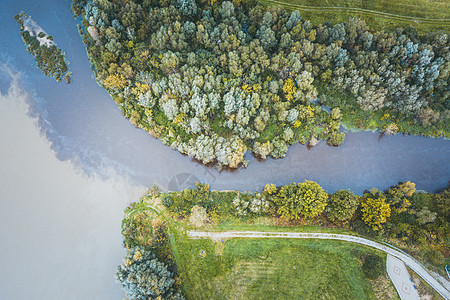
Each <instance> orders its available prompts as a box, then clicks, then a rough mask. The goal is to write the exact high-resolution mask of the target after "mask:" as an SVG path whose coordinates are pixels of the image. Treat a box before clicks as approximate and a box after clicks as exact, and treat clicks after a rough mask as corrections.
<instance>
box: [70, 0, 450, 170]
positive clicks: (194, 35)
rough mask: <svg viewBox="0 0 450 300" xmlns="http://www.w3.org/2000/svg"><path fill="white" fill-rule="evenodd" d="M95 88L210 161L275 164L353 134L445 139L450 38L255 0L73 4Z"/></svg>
mask: <svg viewBox="0 0 450 300" xmlns="http://www.w3.org/2000/svg"><path fill="white" fill-rule="evenodd" d="M72 8H73V11H74V13H75V15H76V16H77V17H80V21H81V24H82V26H81V25H79V31H80V34H81V35H82V36H83V41H84V43H85V44H86V46H87V50H88V54H89V58H90V60H91V62H92V63H93V69H94V71H95V74H96V77H97V80H98V81H99V82H100V83H101V84H102V85H103V86H104V87H105V88H106V89H107V90H108V92H109V93H110V94H111V95H112V97H113V98H114V100H115V101H116V102H117V104H118V106H119V107H120V109H121V111H122V112H123V114H124V115H125V116H126V117H127V118H129V119H130V121H131V122H132V123H133V124H134V125H136V126H138V127H140V128H143V129H144V130H146V131H148V132H149V133H150V134H151V135H153V136H155V137H157V138H159V139H160V140H161V141H162V142H163V143H165V144H167V145H170V146H171V147H172V148H174V149H177V150H178V151H180V152H182V153H185V154H188V155H189V156H192V157H195V158H196V159H197V160H199V161H201V162H203V163H205V164H207V163H213V162H214V163H216V164H217V165H218V166H219V167H222V166H228V167H231V168H236V167H238V166H239V165H244V166H245V165H246V164H247V161H246V160H245V159H244V153H246V152H247V151H249V150H250V151H251V152H252V153H253V154H254V155H256V156H258V157H260V158H262V159H265V158H266V157H268V156H269V155H270V156H271V157H273V158H281V157H284V155H285V154H286V152H287V150H288V147H289V145H292V144H294V143H296V142H300V143H307V142H309V144H310V145H312V146H313V145H314V144H316V143H317V142H318V140H327V142H328V144H329V145H332V146H338V145H339V144H341V143H342V142H343V141H344V133H342V132H339V128H340V126H341V124H344V125H346V126H347V127H352V128H361V129H362V128H366V129H375V128H378V129H379V130H382V131H384V132H385V133H387V134H391V133H396V132H404V133H409V134H422V135H427V136H436V137H442V136H444V137H448V136H449V131H448V120H449V105H450V101H449V88H448V86H449V85H448V84H449V70H450V51H449V49H450V48H449V39H448V34H447V33H445V32H436V33H430V34H428V35H426V36H419V35H418V33H417V31H415V30H414V29H413V28H411V27H409V28H405V29H401V28H399V29H397V30H395V31H392V32H386V31H373V30H371V29H369V28H368V26H367V25H366V23H365V22H364V21H362V20H359V19H350V20H348V22H346V23H339V24H335V25H332V24H321V25H318V26H316V25H312V24H311V23H310V22H309V21H307V20H303V19H302V17H301V14H300V13H299V12H298V11H292V12H290V11H287V10H285V9H283V8H280V7H263V6H261V5H257V4H256V3H254V2H252V1H241V0H235V1H233V2H229V1H204V0H199V1H194V0H174V1H168V0H154V1H149V0H144V1H137V0H129V1H106V0H95V1H92V2H86V1H84V0H76V1H75V2H74V4H73V5H72Z"/></svg>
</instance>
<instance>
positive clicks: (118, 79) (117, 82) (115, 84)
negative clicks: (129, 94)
mask: <svg viewBox="0 0 450 300" xmlns="http://www.w3.org/2000/svg"><path fill="white" fill-rule="evenodd" d="M103 84H104V85H105V87H106V88H113V89H115V90H122V89H124V88H125V87H126V86H127V85H128V80H126V79H125V77H124V76H123V75H122V74H117V73H116V74H113V75H109V76H108V77H106V79H105V80H103Z"/></svg>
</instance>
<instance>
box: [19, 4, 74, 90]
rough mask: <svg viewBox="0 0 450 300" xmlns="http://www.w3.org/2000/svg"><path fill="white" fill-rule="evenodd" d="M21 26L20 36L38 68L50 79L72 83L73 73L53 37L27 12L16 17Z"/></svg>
mask: <svg viewBox="0 0 450 300" xmlns="http://www.w3.org/2000/svg"><path fill="white" fill-rule="evenodd" d="M14 18H15V19H16V21H17V23H19V24H20V35H21V36H22V39H23V41H24V42H25V45H26V47H27V51H28V52H29V53H30V54H31V55H33V57H34V59H35V60H36V63H37V67H38V68H39V69H40V70H41V71H42V72H43V73H44V74H45V75H46V76H48V77H53V78H55V79H56V81H58V82H59V81H61V80H63V79H64V80H65V81H66V82H67V83H70V78H71V76H72V72H69V71H68V69H67V61H66V58H65V53H64V51H62V50H61V49H60V48H58V47H57V45H56V43H55V41H54V38H53V36H51V35H48V34H47V33H46V32H45V31H44V29H42V27H40V26H39V25H38V24H37V23H36V22H35V21H33V19H32V18H31V17H30V16H28V15H27V14H26V13H25V12H23V11H22V12H21V13H20V14H18V15H16V16H14Z"/></svg>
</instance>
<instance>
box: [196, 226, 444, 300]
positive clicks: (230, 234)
mask: <svg viewBox="0 0 450 300" xmlns="http://www.w3.org/2000/svg"><path fill="white" fill-rule="evenodd" d="M187 235H188V237H190V238H209V239H212V240H222V239H228V238H291V239H325V240H341V241H347V242H353V243H358V244H362V245H366V246H369V247H372V248H375V249H378V250H381V251H383V252H386V253H388V254H390V255H392V256H394V257H396V258H398V259H400V260H401V261H403V262H404V263H405V264H406V265H407V266H408V267H410V268H411V269H412V270H413V271H414V272H416V273H417V274H418V275H419V276H420V277H422V278H423V279H424V280H425V281H426V282H428V284H429V285H430V286H432V287H433V288H434V289H435V290H436V291H437V292H438V293H439V294H440V295H441V296H442V297H444V299H450V283H449V282H448V281H446V280H445V279H444V278H442V277H441V281H438V280H437V279H436V278H435V277H433V276H432V275H431V274H430V272H429V271H428V270H427V269H426V268H425V267H424V266H423V265H422V264H421V263H420V262H418V261H417V260H416V259H414V258H413V257H412V256H410V255H408V254H406V253H404V252H402V251H401V250H397V249H394V248H393V246H390V245H388V244H380V243H377V242H374V241H371V240H368V239H365V238H361V237H358V236H352V235H346V234H333V233H304V232H261V231H226V232H205V231H194V230H188V231H187ZM444 285H445V286H444Z"/></svg>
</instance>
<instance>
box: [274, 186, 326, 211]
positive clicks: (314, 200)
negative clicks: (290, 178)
mask: <svg viewBox="0 0 450 300" xmlns="http://www.w3.org/2000/svg"><path fill="white" fill-rule="evenodd" d="M327 199H328V194H327V193H326V192H325V191H324V190H323V189H322V188H321V187H320V186H319V185H318V184H317V183H315V182H314V181H308V180H306V181H305V182H303V183H299V184H298V185H297V184H296V183H291V184H290V185H286V186H283V187H282V188H281V189H280V191H279V192H278V193H277V194H276V195H275V196H274V197H273V202H274V204H275V206H276V210H277V213H278V214H279V215H280V216H281V217H282V218H285V219H287V220H297V219H300V218H302V217H305V218H313V217H316V216H318V215H319V214H320V213H322V211H323V210H324V209H325V206H326V205H327Z"/></svg>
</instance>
